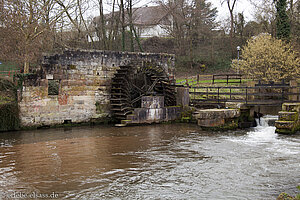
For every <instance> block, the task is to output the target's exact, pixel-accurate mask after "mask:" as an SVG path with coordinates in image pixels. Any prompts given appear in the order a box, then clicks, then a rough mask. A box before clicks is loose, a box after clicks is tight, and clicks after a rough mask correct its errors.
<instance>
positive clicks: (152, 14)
mask: <svg viewBox="0 0 300 200" xmlns="http://www.w3.org/2000/svg"><path fill="white" fill-rule="evenodd" d="M167 14H168V13H167V10H166V9H165V8H164V7H162V6H151V7H141V8H133V23H134V24H136V25H156V24H159V23H160V22H161V20H162V19H163V18H164V17H166V15H167Z"/></svg>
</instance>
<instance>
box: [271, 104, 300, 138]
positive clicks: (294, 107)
mask: <svg viewBox="0 0 300 200" xmlns="http://www.w3.org/2000/svg"><path fill="white" fill-rule="evenodd" d="M299 112H300V103H284V104H282V111H280V112H279V113H278V120H277V121H275V127H276V133H282V134H292V133H295V132H297V131H298V130H300V120H299Z"/></svg>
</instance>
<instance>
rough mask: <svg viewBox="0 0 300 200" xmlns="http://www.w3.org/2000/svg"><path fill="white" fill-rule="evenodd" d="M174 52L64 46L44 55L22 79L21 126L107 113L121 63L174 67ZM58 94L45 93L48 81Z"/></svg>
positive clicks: (84, 119) (58, 122)
mask: <svg viewBox="0 0 300 200" xmlns="http://www.w3.org/2000/svg"><path fill="white" fill-rule="evenodd" d="M174 61H175V57H174V55H168V54H151V53H129V52H112V51H96V50H95V51H87V50H67V51H64V52H63V53H61V54H55V55H51V56H45V57H44V58H43V60H42V65H41V69H40V71H39V72H38V73H37V74H35V75H34V76H29V77H28V78H27V79H26V80H25V81H24V83H23V89H22V92H21V96H20V99H19V107H20V118H21V124H22V126H43V125H52V124H62V123H69V122H75V123H80V122H88V121H90V120H91V119H95V118H96V119H100V118H103V117H108V116H109V115H110V105H109V104H110V85H111V78H112V77H113V76H114V73H115V72H116V70H117V69H118V67H119V66H121V65H131V66H134V67H135V68H138V67H143V66H145V64H146V63H151V65H156V66H161V67H163V68H164V69H165V71H166V72H168V73H169V74H170V72H171V71H172V70H173V69H174ZM51 81H52V82H53V81H55V82H56V83H57V84H58V94H56V95H53V94H49V92H48V89H49V84H50V82H51Z"/></svg>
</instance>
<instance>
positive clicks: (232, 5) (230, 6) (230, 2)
mask: <svg viewBox="0 0 300 200" xmlns="http://www.w3.org/2000/svg"><path fill="white" fill-rule="evenodd" d="M236 2H237V0H223V1H222V3H221V4H224V3H226V4H227V7H228V10H229V13H230V46H231V56H232V58H234V54H235V51H234V47H233V37H234V13H233V11H234V8H235V5H236Z"/></svg>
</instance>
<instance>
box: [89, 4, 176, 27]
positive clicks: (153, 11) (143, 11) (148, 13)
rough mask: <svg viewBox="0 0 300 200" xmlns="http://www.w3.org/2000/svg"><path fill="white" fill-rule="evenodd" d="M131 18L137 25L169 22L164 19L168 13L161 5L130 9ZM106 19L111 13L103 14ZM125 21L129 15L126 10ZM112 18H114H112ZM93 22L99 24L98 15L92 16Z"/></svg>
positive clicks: (110, 17)
mask: <svg viewBox="0 0 300 200" xmlns="http://www.w3.org/2000/svg"><path fill="white" fill-rule="evenodd" d="M118 13H119V11H117V12H115V16H117V15H118ZM132 13H133V14H132V19H133V24H135V25H138V26H151V25H157V24H170V22H169V23H168V22H167V20H164V19H166V16H167V15H168V12H167V9H165V8H164V7H163V6H146V7H139V8H133V9H132ZM105 18H106V19H107V20H109V19H112V13H109V14H107V15H105ZM125 18H126V19H125V20H126V23H128V22H129V16H128V13H127V11H126V13H125ZM112 20H114V19H112ZM93 21H94V23H96V24H100V23H99V22H100V16H98V17H95V18H94V20H93Z"/></svg>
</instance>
